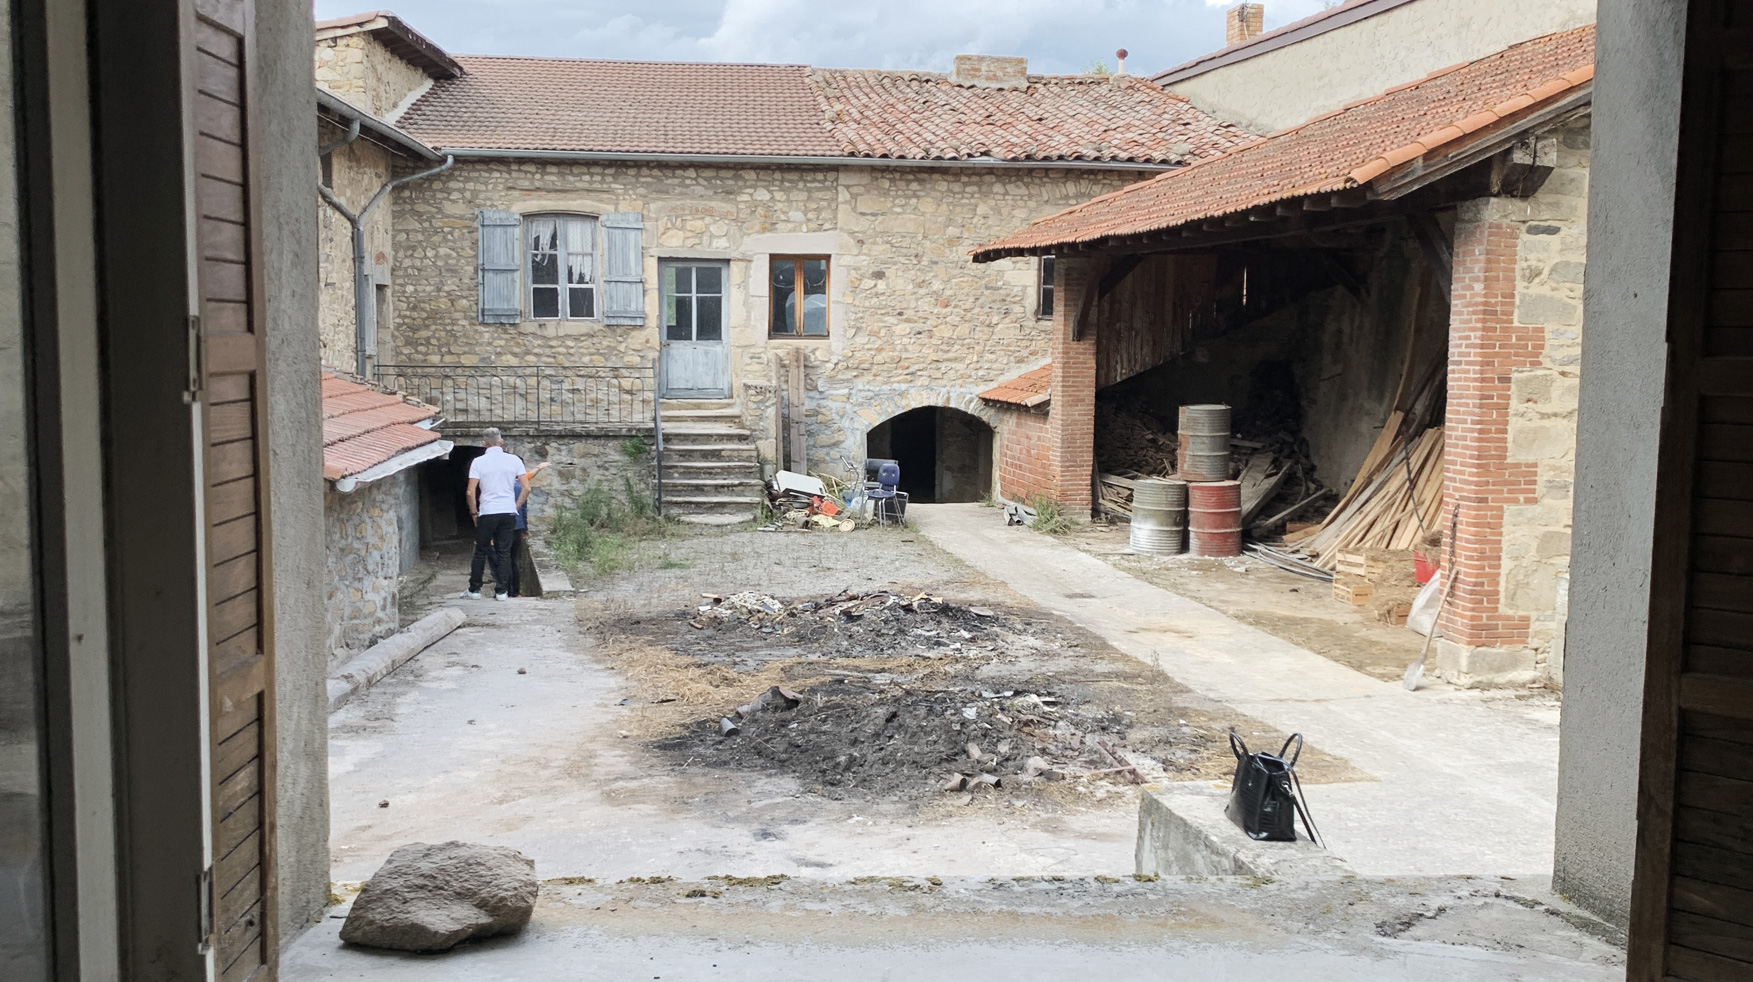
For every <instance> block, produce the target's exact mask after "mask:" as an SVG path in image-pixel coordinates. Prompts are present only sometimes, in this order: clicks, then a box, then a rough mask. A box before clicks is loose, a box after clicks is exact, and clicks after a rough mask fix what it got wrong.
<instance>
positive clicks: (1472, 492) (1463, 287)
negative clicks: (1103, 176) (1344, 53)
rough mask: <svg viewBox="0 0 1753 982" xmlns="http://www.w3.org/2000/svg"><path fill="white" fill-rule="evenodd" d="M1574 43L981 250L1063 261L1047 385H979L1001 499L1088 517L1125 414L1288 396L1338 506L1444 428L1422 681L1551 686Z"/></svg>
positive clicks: (1570, 462) (1572, 321)
mask: <svg viewBox="0 0 1753 982" xmlns="http://www.w3.org/2000/svg"><path fill="white" fill-rule="evenodd" d="M1429 2H1431V3H1432V4H1433V5H1434V6H1444V4H1446V2H1447V0H1429ZM1366 6H1368V5H1367V4H1348V5H1346V8H1340V9H1354V10H1356V9H1362V8H1363V7H1366ZM1379 6H1384V7H1397V6H1400V5H1379ZM1548 13H1553V11H1548ZM1325 19H1326V20H1328V21H1329V22H1331V21H1333V20H1337V19H1338V18H1336V17H1329V18H1325ZM1317 20H1320V18H1318V19H1317ZM1360 23H1361V22H1351V25H1352V26H1350V27H1346V25H1344V24H1340V25H1338V26H1337V27H1334V28H1333V29H1334V30H1338V29H1339V28H1341V27H1343V28H1345V30H1350V31H1357V30H1359V29H1360V27H1359V24H1360ZM1306 28H1307V25H1304V27H1303V28H1299V27H1298V25H1292V26H1291V27H1290V28H1286V29H1284V30H1286V31H1292V30H1294V29H1306ZM1340 33H1344V32H1343V31H1340ZM1312 36H1315V37H1320V36H1323V35H1321V34H1315V35H1312ZM1256 40H1257V39H1256ZM1250 43H1251V42H1250V41H1247V40H1244V41H1243V42H1240V43H1239V44H1238V45H1235V46H1232V47H1238V48H1246V47H1247V46H1248V45H1249V44H1250ZM1293 43H1294V42H1293ZM1301 43H1312V42H1309V41H1307V40H1304V41H1303V42H1301ZM1226 50H1228V49H1226ZM1283 50H1288V49H1283ZM1593 54H1594V28H1593V26H1592V25H1590V26H1584V27H1580V28H1574V29H1572V30H1569V31H1562V32H1558V33H1555V34H1549V35H1545V36H1542V37H1538V38H1535V39H1533V40H1529V41H1524V42H1521V43H1518V44H1513V45H1510V46H1509V47H1507V48H1504V49H1502V50H1499V51H1497V52H1495V53H1493V54H1489V55H1486V56H1484V57H1480V58H1476V59H1474V60H1472V61H1470V62H1467V63H1465V64H1462V65H1458V66H1450V67H1447V68H1440V69H1438V70H1435V71H1432V72H1431V73H1430V74H1428V75H1425V76H1424V77H1422V78H1417V77H1414V78H1413V79H1409V80H1402V81H1401V83H1400V84H1396V85H1393V86H1391V87H1389V88H1387V89H1386V91H1383V92H1381V93H1379V94H1377V95H1376V96H1374V97H1371V98H1367V99H1362V100H1358V101H1356V102H1353V103H1351V104H1350V105H1348V106H1345V107H1343V108H1338V107H1334V108H1332V109H1331V110H1329V111H1326V112H1324V113H1323V114H1322V115H1318V116H1316V117H1314V118H1313V119H1310V120H1308V121H1307V122H1305V123H1303V124H1301V125H1299V126H1294V127H1290V128H1288V129H1284V130H1281V131H1279V132H1277V133H1274V134H1272V135H1271V136H1269V137H1268V138H1266V139H1264V140H1262V141H1261V142H1259V143H1257V144H1254V145H1253V146H1250V147H1247V148H1244V149H1241V150H1238V151H1235V152H1233V153H1232V154H1230V155H1228V156H1226V157H1225V158H1223V159H1221V160H1218V161H1215V162H1213V163H1211V164H1209V165H1206V166H1202V167H1198V168H1193V169H1190V170H1188V171H1186V172H1184V173H1177V174H1169V175H1163V176H1160V177H1157V178H1155V179H1153V180H1150V181H1147V182H1143V183H1141V184H1138V185H1134V186H1132V187H1129V188H1127V189H1125V190H1124V191H1122V192H1120V193H1119V194H1114V195H1109V196H1106V197H1104V198H1097V199H1094V200H1092V201H1090V202H1086V203H1084V204H1081V205H1079V206H1077V207H1075V208H1072V209H1068V210H1066V211H1065V212H1063V213H1060V214H1058V215H1055V216H1052V217H1050V218H1048V219H1044V220H1042V221H1039V222H1037V223H1035V224H1034V225H1032V226H1030V227H1028V228H1026V229H1023V230H1021V231H1019V232H1016V233H1015V234H1013V235H1011V236H1009V237H1006V238H1005V239H1002V240H999V241H996V242H994V243H991V244H988V245H986V246H983V247H982V248H981V249H980V250H978V251H977V252H976V261H979V262H988V261H1003V260H1006V259H1012V260H1014V259H1015V258H1018V257H1025V256H1031V255H1049V254H1050V255H1055V256H1056V257H1057V258H1056V274H1057V284H1056V290H1057V293H1058V297H1059V303H1058V305H1057V310H1056V317H1055V322H1054V337H1053V342H1052V347H1053V352H1052V354H1053V357H1052V362H1051V366H1050V368H1049V369H1047V370H1045V371H1044V372H1043V371H1037V372H1034V373H1029V374H1024V375H1021V376H1019V377H1017V378H1014V379H1011V380H1008V381H1006V382H1005V383H1004V384H1002V385H1000V386H997V387H995V388H994V389H992V390H989V391H987V392H985V393H983V399H984V401H986V402H988V403H989V404H990V405H992V406H993V407H994V408H995V409H997V410H998V411H999V412H1000V414H1001V424H1000V432H999V444H1000V448H1001V449H1000V463H999V474H1000V493H1001V494H1002V495H1004V496H1006V497H1008V498H1011V499H1013V500H1022V499H1026V498H1028V497H1030V496H1034V495H1042V496H1046V497H1049V498H1053V499H1055V500H1057V501H1058V502H1060V503H1061V504H1062V505H1065V506H1068V507H1069V508H1071V509H1073V510H1081V511H1085V512H1087V511H1088V510H1089V509H1090V508H1091V506H1092V473H1093V472H1095V471H1096V470H1097V469H1098V467H1099V465H1100V461H1099V460H1098V457H1097V449H1096V448H1097V441H1098V437H1097V433H1096V429H1097V425H1098V424H1097V422H1096V421H1097V418H1098V415H1099V414H1100V413H1101V412H1102V411H1103V407H1104V406H1109V405H1113V404H1115V403H1116V402H1117V401H1119V400H1122V399H1127V400H1132V401H1133V402H1134V403H1135V404H1136V403H1142V404H1144V405H1145V406H1147V407H1148V408H1149V409H1151V410H1152V411H1154V412H1156V413H1158V414H1160V415H1166V416H1170V417H1172V415H1173V412H1174V406H1175V405H1177V404H1185V403H1194V402H1227V403H1229V404H1231V405H1232V406H1234V407H1236V411H1237V413H1238V415H1246V414H1248V413H1249V412H1251V411H1252V410H1254V409H1255V408H1257V407H1259V406H1261V404H1262V403H1264V402H1267V401H1270V400H1279V401H1280V403H1281V404H1282V402H1283V401H1284V400H1285V399H1286V397H1287V396H1288V401H1289V403H1290V404H1291V405H1292V407H1293V408H1292V411H1291V413H1290V415H1291V416H1292V417H1294V418H1295V419H1296V420H1297V422H1298V425H1299V426H1300V433H1299V434H1298V435H1299V436H1300V438H1301V439H1302V440H1304V441H1305V443H1306V447H1307V452H1308V454H1309V457H1310V458H1311V460H1312V461H1313V463H1314V465H1315V468H1316V471H1317V476H1318V477H1319V478H1320V479H1322V480H1323V481H1324V482H1325V483H1326V484H1328V485H1329V486H1334V487H1339V488H1341V489H1343V488H1344V487H1345V486H1346V485H1347V484H1348V483H1349V482H1350V481H1351V479H1352V476H1353V475H1355V474H1357V473H1358V472H1359V469H1360V465H1362V464H1363V463H1364V462H1365V460H1366V459H1367V458H1369V456H1370V454H1371V452H1372V449H1374V448H1376V447H1379V446H1385V445H1387V443H1388V442H1390V441H1391V440H1392V439H1393V438H1394V436H1395V434H1394V433H1391V432H1384V427H1387V428H1388V429H1394V428H1395V427H1394V424H1393V423H1392V421H1393V420H1401V419H1406V420H1411V419H1413V418H1415V417H1416V418H1419V419H1421V420H1422V422H1418V423H1407V424H1406V425H1408V426H1409V427H1414V426H1433V427H1434V426H1441V427H1442V429H1443V436H1444V440H1445V450H1444V454H1443V457H1442V464H1443V479H1444V483H1443V487H1444V504H1443V507H1442V510H1441V513H1440V525H1441V526H1442V531H1443V532H1445V533H1446V532H1447V526H1448V524H1449V518H1450V515H1451V512H1452V509H1458V510H1453V513H1454V514H1455V515H1456V516H1457V518H1456V521H1457V524H1458V534H1457V536H1456V537H1455V540H1454V541H1455V543H1456V550H1457V561H1456V564H1455V565H1456V568H1457V569H1458V571H1459V573H1458V576H1459V578H1458V581H1457V587H1456V592H1455V598H1454V600H1453V601H1451V603H1450V605H1449V607H1448V608H1447V610H1446V613H1445V614H1444V616H1443V618H1442V620H1441V622H1440V625H1441V629H1442V632H1443V640H1442V641H1441V642H1440V643H1439V645H1438V649H1437V654H1438V661H1439V665H1440V666H1441V668H1442V669H1443V670H1445V671H1446V672H1448V673H1450V674H1452V675H1455V676H1457V677H1461V676H1465V677H1474V678H1478V677H1499V678H1501V677H1509V676H1515V675H1518V674H1523V675H1525V674H1526V673H1528V672H1532V671H1542V672H1545V673H1548V674H1549V675H1551V676H1553V677H1555V678H1560V679H1561V678H1562V675H1563V665H1562V657H1563V629H1564V593H1565V585H1566V582H1567V577H1568V570H1569V553H1570V522H1571V513H1570V508H1571V503H1570V500H1571V489H1572V480H1573V468H1574V459H1575V441H1576V399H1577V390H1578V382H1579V379H1578V370H1579V364H1580V352H1581V348H1580V346H1581V343H1582V339H1581V335H1582V308H1581V296H1582V289H1583V273H1584V256H1585V251H1586V245H1587V231H1588V230H1587V194H1588V171H1589V156H1590V116H1589V107H1590V98H1591V94H1592V79H1593ZM1266 57H1268V58H1269V57H1270V55H1268V56H1266ZM1287 57H1288V56H1287ZM1299 59H1300V56H1299ZM1299 63H1300V62H1299ZM1172 74H1173V73H1171V75H1172ZM1267 74H1268V75H1270V74H1271V73H1270V71H1268V72H1267ZM1427 366H1428V367H1427ZM1427 375H1428V376H1429V377H1431V378H1433V379H1435V380H1436V388H1435V391H1434V397H1432V396H1427V397H1424V400H1425V401H1423V402H1421V403H1418V404H1417V405H1414V403H1415V402H1416V399H1414V398H1411V394H1412V393H1413V392H1414V391H1415V390H1416V386H1413V387H1412V388H1410V389H1409V387H1408V381H1409V380H1412V379H1417V378H1423V377H1426V376H1427ZM1436 517H1437V516H1432V518H1433V519H1434V518H1436Z"/></svg>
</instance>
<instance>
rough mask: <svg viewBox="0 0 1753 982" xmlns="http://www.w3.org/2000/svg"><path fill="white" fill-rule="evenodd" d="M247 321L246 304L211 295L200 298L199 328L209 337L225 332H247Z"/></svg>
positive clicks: (248, 311) (248, 310) (240, 333)
mask: <svg viewBox="0 0 1753 982" xmlns="http://www.w3.org/2000/svg"><path fill="white" fill-rule="evenodd" d="M249 323H250V309H249V306H248V305H246V304H241V303H237V302H236V301H231V300H215V299H213V298H211V297H202V298H201V330H202V331H203V332H204V333H206V334H207V336H208V338H209V339H211V338H215V337H220V336H223V335H226V334H239V335H242V334H247V333H248V331H249Z"/></svg>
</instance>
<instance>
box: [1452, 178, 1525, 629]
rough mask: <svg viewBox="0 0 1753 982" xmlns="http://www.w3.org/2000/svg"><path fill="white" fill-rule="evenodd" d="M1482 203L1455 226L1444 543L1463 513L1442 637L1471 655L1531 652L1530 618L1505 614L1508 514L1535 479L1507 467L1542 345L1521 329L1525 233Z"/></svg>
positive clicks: (1467, 208) (1465, 209)
mask: <svg viewBox="0 0 1753 982" xmlns="http://www.w3.org/2000/svg"><path fill="white" fill-rule="evenodd" d="M1485 204H1486V203H1485V202H1474V203H1469V204H1467V205H1463V206H1462V207H1461V217H1460V219H1459V220H1458V221H1457V223H1456V225H1455V246H1454V266H1453V274H1454V275H1453V282H1454V286H1453V290H1452V293H1451V296H1450V302H1449V378H1448V383H1449V392H1448V418H1447V420H1446V421H1445V426H1446V431H1445V434H1444V435H1445V437H1446V441H1447V449H1446V452H1445V454H1444V456H1443V486H1444V496H1445V498H1446V499H1447V501H1446V502H1445V505H1444V507H1443V515H1442V526H1443V531H1444V533H1445V534H1446V533H1447V531H1448V528H1449V516H1450V514H1451V511H1450V510H1451V509H1452V508H1453V507H1454V506H1455V505H1456V504H1459V505H1460V509H1461V510H1460V524H1459V532H1458V534H1457V536H1456V540H1457V542H1458V543H1459V545H1458V547H1457V548H1456V566H1457V567H1458V569H1459V573H1460V579H1459V580H1458V581H1457V582H1456V584H1455V592H1454V596H1453V598H1452V599H1450V601H1449V605H1448V608H1447V610H1446V611H1445V613H1444V614H1443V617H1442V622H1441V628H1442V631H1443V636H1444V637H1445V638H1446V639H1448V640H1449V641H1451V642H1453V643H1455V644H1458V645H1461V646H1463V647H1465V648H1518V647H1523V646H1525V645H1527V643H1528V618H1527V616H1525V615H1509V614H1504V613H1501V612H1500V611H1499V603H1500V601H1501V598H1502V594H1503V522H1504V509H1505V508H1506V507H1510V506H1514V505H1532V504H1534V503H1535V502H1536V500H1537V499H1536V492H1537V472H1536V466H1535V465H1534V464H1533V463H1517V462H1512V461H1510V460H1509V412H1510V375H1511V373H1512V372H1513V371H1514V370H1515V369H1517V368H1521V367H1531V366H1537V365H1539V363H1540V351H1541V346H1542V345H1543V344H1544V337H1543V336H1542V330H1541V329H1540V328H1539V327H1522V326H1519V325H1517V324H1516V264H1517V243H1518V241H1519V238H1520V235H1521V225H1520V223H1517V222H1512V221H1494V220H1489V219H1482V218H1477V217H1469V215H1470V212H1473V211H1475V210H1476V209H1481V206H1483V205H1485ZM1484 210H1488V209H1484ZM1445 557H1446V550H1445Z"/></svg>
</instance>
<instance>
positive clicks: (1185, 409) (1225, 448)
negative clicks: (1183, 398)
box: [1175, 404, 1230, 483]
mask: <svg viewBox="0 0 1753 982" xmlns="http://www.w3.org/2000/svg"><path fill="white" fill-rule="evenodd" d="M1175 439H1176V443H1177V446H1176V457H1175V464H1176V468H1177V469H1178V471H1179V473H1178V474H1177V475H1176V476H1178V477H1180V479H1181V480H1183V481H1186V482H1188V483H1192V482H1194V481H1227V480H1229V479H1230V407H1228V406H1223V405H1209V404H1208V405H1199V406H1182V407H1181V420H1180V428H1179V430H1178V431H1177V432H1176V434H1175Z"/></svg>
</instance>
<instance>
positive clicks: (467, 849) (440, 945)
mask: <svg viewBox="0 0 1753 982" xmlns="http://www.w3.org/2000/svg"><path fill="white" fill-rule="evenodd" d="M538 890H539V886H538V884H537V883H536V864H535V862H534V861H533V860H531V859H529V858H528V857H526V856H524V855H523V854H522V853H520V852H518V851H517V850H515V849H507V848H506V847H504V846H483V845H478V844H476V843H472V842H441V843H439V844H437V845H429V844H427V843H424V842H414V843H410V844H408V845H405V846H403V847H401V848H400V849H397V850H396V851H395V852H393V853H390V858H389V859H388V860H387V861H385V862H384V864H383V866H382V867H380V868H379V869H378V871H377V872H376V873H375V874H373V875H372V877H371V879H370V880H368V881H367V882H366V884H365V888H364V889H363V890H361V891H359V897H358V899H356V900H354V901H353V910H352V911H351V912H350V913H349V914H348V915H347V923H345V924H343V925H342V926H341V940H342V941H347V942H350V943H352V944H361V945H370V946H371V947H374V948H394V949H397V950H399V951H444V950H446V949H448V948H453V947H455V946H456V945H458V944H460V943H462V942H464V941H467V940H469V939H470V938H486V937H491V936H493V935H496V934H512V933H515V932H517V931H521V930H523V926H524V925H525V924H528V923H529V922H530V914H531V913H533V912H534V911H535V909H536V894H537V892H538Z"/></svg>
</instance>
